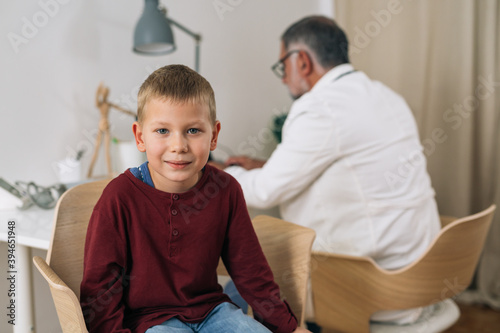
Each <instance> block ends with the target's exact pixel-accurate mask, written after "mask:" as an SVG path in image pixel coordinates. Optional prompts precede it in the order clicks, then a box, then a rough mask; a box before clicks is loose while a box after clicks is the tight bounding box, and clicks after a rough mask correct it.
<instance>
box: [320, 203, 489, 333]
mask: <svg viewBox="0 0 500 333" xmlns="http://www.w3.org/2000/svg"><path fill="white" fill-rule="evenodd" d="M495 208H496V207H495V205H492V206H490V207H489V208H487V209H486V210H484V211H482V212H480V213H478V214H474V215H471V216H467V217H464V218H460V219H456V220H454V221H453V222H451V220H452V219H445V220H444V221H443V225H445V226H444V227H443V228H442V229H441V231H440V233H439V234H438V235H437V236H436V238H435V239H434V241H433V243H432V244H431V245H430V246H429V248H428V249H427V251H426V252H425V253H423V254H422V255H421V257H420V258H419V259H418V260H416V261H415V262H414V263H412V264H410V265H409V266H407V267H404V268H401V269H398V270H394V271H387V270H384V269H382V268H380V267H379V266H377V264H376V263H375V262H374V261H373V260H372V259H371V258H368V257H354V256H348V255H338V254H331V253H320V252H313V255H312V270H311V280H312V290H313V300H314V308H315V318H316V322H317V323H318V325H320V326H321V327H323V328H325V329H327V330H334V331H337V332H338V331H340V332H355V333H361V332H370V328H371V330H372V332H373V331H377V332H387V331H390V332H395V331H398V330H399V331H398V332H403V331H404V332H414V331H415V330H411V329H409V328H408V326H399V328H398V326H396V325H392V328H390V327H389V326H390V325H383V326H386V329H385V330H384V329H383V328H381V326H380V325H373V324H372V326H371V327H370V316H371V315H372V314H373V313H374V312H376V311H380V310H398V309H408V308H416V307H423V306H427V305H430V304H434V303H437V302H440V301H443V300H446V299H449V298H452V297H454V296H456V295H457V294H458V293H460V292H462V291H463V290H464V289H465V288H467V287H468V285H469V284H470V282H471V280H472V277H473V275H474V271H475V268H476V265H477V263H478V260H479V256H480V254H481V251H482V249H483V246H484V242H485V239H486V235H487V233H488V229H489V226H490V224H491V220H492V218H493V214H494V211H495ZM450 302H451V300H450ZM453 304H454V303H453ZM455 306H456V305H455ZM457 318H458V314H457ZM455 320H456V319H455ZM452 324H453V323H449V325H448V326H451V325H452ZM374 326H378V327H374ZM410 326H411V325H410ZM420 326H421V327H422V325H420ZM441 329H446V327H441ZM324 331H325V330H323V332H324ZM437 331H440V330H437ZM330 332H331V331H330ZM415 332H416V331H415ZM419 332H426V333H429V332H436V330H434V329H431V328H430V327H429V326H427V327H426V328H425V329H424V330H423V331H422V330H419Z"/></svg>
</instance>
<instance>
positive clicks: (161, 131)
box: [156, 128, 168, 134]
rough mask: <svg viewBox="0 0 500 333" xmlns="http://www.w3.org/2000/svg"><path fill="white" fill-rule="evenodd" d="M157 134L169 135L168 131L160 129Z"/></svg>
mask: <svg viewBox="0 0 500 333" xmlns="http://www.w3.org/2000/svg"><path fill="white" fill-rule="evenodd" d="M156 133H158V134H167V133H168V130H167V129H165V128H160V129H159V130H156Z"/></svg>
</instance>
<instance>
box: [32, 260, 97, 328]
mask: <svg viewBox="0 0 500 333" xmlns="http://www.w3.org/2000/svg"><path fill="white" fill-rule="evenodd" d="M33 263H34V265H35V267H36V268H37V269H38V271H39V272H40V274H42V276H43V277H44V278H45V280H46V281H47V283H48V284H49V287H50V292H51V293H52V299H53V301H54V304H55V306H56V310H57V316H58V317H59V323H60V324H61V327H62V330H63V333H75V332H77V333H80V332H81V333H87V332H88V331H87V328H86V326H85V320H84V319H83V313H82V308H81V307H80V301H79V300H78V298H77V297H76V295H75V293H74V292H73V290H71V289H70V288H69V287H68V286H67V285H66V283H64V281H63V280H61V278H59V276H58V275H57V274H56V272H54V270H53V269H52V268H51V267H50V266H49V265H48V264H47V263H46V262H45V260H43V259H42V258H40V257H38V256H35V257H33Z"/></svg>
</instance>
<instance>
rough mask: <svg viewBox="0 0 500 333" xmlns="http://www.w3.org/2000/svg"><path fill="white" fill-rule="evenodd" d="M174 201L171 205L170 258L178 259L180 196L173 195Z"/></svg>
mask: <svg viewBox="0 0 500 333" xmlns="http://www.w3.org/2000/svg"><path fill="white" fill-rule="evenodd" d="M171 198H172V200H171V204H170V223H169V224H170V237H169V238H170V244H169V256H170V257H171V258H173V257H176V256H177V255H178V254H179V236H180V231H179V223H178V220H179V213H180V212H179V208H178V207H179V206H178V203H179V199H180V196H179V195H178V194H172V197H171Z"/></svg>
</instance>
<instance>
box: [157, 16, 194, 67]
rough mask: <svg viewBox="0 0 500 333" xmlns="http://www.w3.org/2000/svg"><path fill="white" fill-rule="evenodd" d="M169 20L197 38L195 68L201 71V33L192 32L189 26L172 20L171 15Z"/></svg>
mask: <svg viewBox="0 0 500 333" xmlns="http://www.w3.org/2000/svg"><path fill="white" fill-rule="evenodd" d="M165 17H167V16H166V14H165ZM167 20H169V22H171V23H172V24H173V25H175V26H176V27H177V28H179V29H180V30H182V31H184V32H185V33H186V34H188V35H189V36H191V37H193V39H194V40H195V42H196V46H195V51H194V52H195V53H194V70H195V71H196V72H198V73H199V72H200V42H201V35H200V34H197V33H194V32H192V31H191V30H189V29H188V28H186V27H185V26H183V25H182V24H180V23H179V22H177V21H175V20H172V19H171V18H170V17H167Z"/></svg>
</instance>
